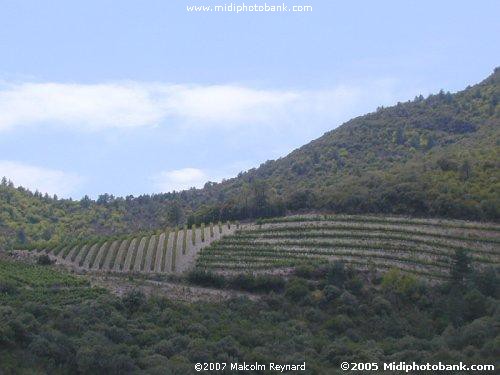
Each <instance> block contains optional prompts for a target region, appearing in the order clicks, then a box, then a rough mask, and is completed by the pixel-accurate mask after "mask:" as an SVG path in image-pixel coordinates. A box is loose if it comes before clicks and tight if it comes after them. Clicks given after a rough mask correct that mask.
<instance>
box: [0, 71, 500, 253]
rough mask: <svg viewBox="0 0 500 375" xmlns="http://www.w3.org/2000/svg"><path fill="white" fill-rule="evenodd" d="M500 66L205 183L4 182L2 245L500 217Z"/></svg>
mask: <svg viewBox="0 0 500 375" xmlns="http://www.w3.org/2000/svg"><path fill="white" fill-rule="evenodd" d="M499 98H500V69H498V68H497V69H496V70H495V72H494V73H493V74H492V75H491V76H490V77H488V78H487V79H485V80H484V81H483V82H481V83H479V84H477V85H475V86H473V87H468V88H467V89H465V90H464V91H461V92H458V93H456V94H449V93H444V92H440V93H439V94H437V95H431V96H429V97H428V98H426V99H424V98H423V97H418V98H415V100H414V101H412V102H407V103H398V104H397V105H396V106H393V107H390V108H380V109H379V110H377V111H376V112H374V113H370V114H367V115H365V116H361V117H358V118H355V119H352V120H350V121H348V122H346V123H345V124H343V125H342V126H340V127H338V128H336V129H335V130H332V131H330V132H328V133H326V134H325V135H323V136H322V137H320V138H318V139H316V140H314V141H312V142H310V143H309V144H307V145H305V146H303V147H301V148H299V149H297V150H295V151H293V152H292V153H291V154H289V155H288V156H286V157H284V158H281V159H278V160H275V161H268V162H266V163H264V164H262V165H261V166H260V167H259V168H256V169H255V168H254V169H251V170H249V171H248V172H245V173H240V174H239V175H238V177H235V178H233V179H230V180H227V181H224V182H222V183H207V184H206V185H205V187H204V188H203V189H191V190H188V191H183V192H180V193H166V194H156V195H143V196H140V197H132V196H128V197H126V198H115V197H113V196H112V195H109V194H103V195H102V196H100V197H99V199H98V200H97V201H92V200H90V199H88V198H84V199H82V200H81V201H79V202H75V201H70V200H57V199H52V198H49V197H46V196H45V197H44V196H42V195H41V194H39V193H35V194H33V193H31V192H29V191H27V190H25V189H22V188H14V187H13V186H12V185H9V184H8V183H7V181H4V182H3V183H2V184H1V185H0V248H1V247H5V246H7V244H12V243H15V242H18V243H21V244H23V243H26V242H30V241H32V240H38V239H45V240H49V239H52V240H56V241H57V240H61V239H64V237H65V236H66V234H67V233H71V234H72V236H75V235H76V236H80V237H88V236H90V235H110V234H116V233H130V232H132V231H138V230H151V229H158V228H161V227H165V226H168V225H171V226H174V225H177V224H180V223H183V222H185V221H188V223H189V224H191V223H192V222H197V223H201V222H210V221H218V220H226V219H243V218H256V217H269V216H276V215H281V214H283V213H285V212H286V211H296V210H301V209H319V210H333V211H336V212H346V213H384V214H386V213H391V214H405V215H414V216H439V217H452V218H462V219H474V220H490V221H498V220H499V219H500V105H499Z"/></svg>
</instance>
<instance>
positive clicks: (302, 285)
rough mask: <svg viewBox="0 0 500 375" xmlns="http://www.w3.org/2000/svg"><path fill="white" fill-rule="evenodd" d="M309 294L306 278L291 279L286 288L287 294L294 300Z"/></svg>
mask: <svg viewBox="0 0 500 375" xmlns="http://www.w3.org/2000/svg"><path fill="white" fill-rule="evenodd" d="M308 294H309V287H308V285H307V282H306V281H305V280H304V279H294V280H291V281H290V282H289V283H288V285H287V286H286V289H285V296H286V297H287V298H289V299H291V300H293V301H300V300H302V299H304V298H305V297H306V296H307V295H308Z"/></svg>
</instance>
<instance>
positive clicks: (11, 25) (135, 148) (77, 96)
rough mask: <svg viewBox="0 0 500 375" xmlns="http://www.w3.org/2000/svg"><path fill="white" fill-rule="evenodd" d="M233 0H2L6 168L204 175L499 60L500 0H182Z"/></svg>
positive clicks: (150, 185)
mask: <svg viewBox="0 0 500 375" xmlns="http://www.w3.org/2000/svg"><path fill="white" fill-rule="evenodd" d="M265 2H267V4H268V5H278V4H280V5H281V4H282V1H273V0H268V1H260V0H252V2H246V4H247V5H248V4H257V5H264V3H265ZM232 3H233V4H234V5H235V6H236V5H241V4H242V3H243V2H238V1H233V2H232ZM228 4H231V2H230V1H224V0H221V1H209V0H170V1H164V0H161V1H153V0H143V1H127V0H121V1H109V0H98V1H91V0H85V1H76V0H75V1H71V2H69V1H55V0H50V1H44V2H41V1H28V0H19V1H18V0H0V176H4V175H5V176H6V177H8V178H9V179H11V180H12V181H13V182H14V184H15V185H16V186H18V185H22V186H25V187H28V188H30V189H31V190H33V191H34V190H39V191H41V192H43V193H45V192H48V193H49V194H57V195H58V196H59V197H72V198H74V199H80V198H81V197H82V196H84V195H89V196H91V197H93V198H96V197H97V196H98V195H99V194H103V193H110V194H114V195H116V196H126V195H129V194H132V195H140V194H146V193H147V194H151V193H160V192H167V191H173V190H177V191H178V190H182V189H187V188H190V187H192V186H195V187H201V186H203V184H204V183H205V182H206V181H221V180H222V179H223V178H230V177H233V176H235V175H236V174H238V173H239V172H240V171H245V170H248V169H250V168H252V167H257V166H259V165H260V164H261V163H263V162H265V161H266V160H269V159H276V158H279V157H282V156H285V155H287V154H288V153H289V152H290V151H292V150H293V149H295V148H297V147H300V146H301V145H303V144H305V143H307V142H309V141H311V140H313V139H315V138H318V137H320V136H321V135H322V134H324V133H325V132H326V131H329V130H332V129H334V128H336V127H337V126H339V125H341V124H342V123H343V122H345V121H347V120H349V119H350V118H352V117H355V116H359V115H363V114H365V113H368V112H371V111H374V110H375V109H376V108H377V107H378V106H381V105H384V106H387V105H391V104H395V103H396V102H397V101H406V100H410V99H413V98H414V97H415V96H416V95H419V94H423V95H424V96H426V95H428V94H430V93H435V92H437V91H439V90H440V89H444V90H445V91H451V92H454V91H457V90H461V89H463V88H465V87H466V86H467V85H472V84H474V83H477V82H479V81H481V80H482V79H484V78H485V77H486V76H488V75H489V74H491V73H492V72H493V69H494V68H495V67H496V66H499V65H500V48H499V36H500V22H498V15H499V14H500V2H499V1H496V0H493V1H480V0H477V1H459V0H455V1H426V0H420V1H400V0H399V1H384V0H379V1H369V0H366V1H356V0H351V1H337V0H321V1H320V0H300V1H299V0H290V1H287V0H285V4H286V5H287V6H289V7H292V6H297V5H300V6H312V11H310V12H293V11H288V12H274V13H273V12H240V13H236V12H213V11H212V12H210V11H208V12H193V11H191V12H189V11H188V10H187V7H188V6H197V5H205V6H215V5H228Z"/></svg>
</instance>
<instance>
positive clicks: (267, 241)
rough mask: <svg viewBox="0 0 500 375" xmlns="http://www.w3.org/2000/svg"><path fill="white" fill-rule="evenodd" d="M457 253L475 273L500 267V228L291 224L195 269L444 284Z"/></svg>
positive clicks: (267, 224) (237, 240)
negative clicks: (383, 276)
mask: <svg viewBox="0 0 500 375" xmlns="http://www.w3.org/2000/svg"><path fill="white" fill-rule="evenodd" d="M458 249H463V250H465V251H466V252H467V253H468V254H469V255H470V256H471V258H472V261H473V263H474V265H476V266H479V267H483V266H493V267H498V266H500V225H498V224H491V223H475V222H466V221H456V220H453V221H451V220H433V219H428V220H426V219H409V218H398V217H376V216H359V215H336V216H317V215H308V216H289V217H284V218H276V219H270V220H264V221H262V222H261V223H259V224H254V225H249V226H246V227H245V228H243V229H240V230H238V231H237V232H236V233H235V234H234V235H231V236H226V237H225V238H223V239H221V240H220V241H217V242H216V243H213V244H212V245H211V246H208V247H206V248H204V249H203V250H202V251H201V252H200V254H199V257H198V259H197V262H196V267H197V268H198V269H204V270H212V271H216V272H228V271H231V272H246V271H266V272H267V271H272V270H279V269H287V268H290V267H295V266H298V265H302V264H310V263H321V262H328V261H335V260H339V261H343V262H345V263H347V264H350V265H352V266H354V267H355V268H360V269H370V268H375V269H379V270H384V269H388V268H399V269H401V270H403V271H405V272H410V273H415V274H420V275H424V276H429V277H433V278H445V277H447V275H448V272H449V268H450V262H451V256H452V255H453V254H454V253H455V251H456V250H458Z"/></svg>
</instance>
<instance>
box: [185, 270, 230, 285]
mask: <svg viewBox="0 0 500 375" xmlns="http://www.w3.org/2000/svg"><path fill="white" fill-rule="evenodd" d="M187 280H188V281H189V282H190V283H193V284H198V285H203V286H212V287H216V288H222V287H224V286H225V284H226V282H225V279H224V277H223V276H220V275H217V274H215V273H213V272H209V271H203V270H193V271H191V272H189V274H188V276H187Z"/></svg>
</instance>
